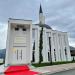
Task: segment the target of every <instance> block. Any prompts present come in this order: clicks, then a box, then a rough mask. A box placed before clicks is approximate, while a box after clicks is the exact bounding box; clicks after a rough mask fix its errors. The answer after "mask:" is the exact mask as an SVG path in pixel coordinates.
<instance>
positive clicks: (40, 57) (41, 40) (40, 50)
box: [39, 27, 43, 64]
mask: <svg viewBox="0 0 75 75" xmlns="http://www.w3.org/2000/svg"><path fill="white" fill-rule="evenodd" d="M42 49H43V27H42V28H41V31H40V40H39V64H40V63H41V62H42V61H43V56H42Z"/></svg>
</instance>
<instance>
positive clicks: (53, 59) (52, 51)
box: [51, 31, 55, 62]
mask: <svg viewBox="0 0 75 75" xmlns="http://www.w3.org/2000/svg"><path fill="white" fill-rule="evenodd" d="M51 54H52V62H55V58H54V46H53V32H52V31H51Z"/></svg>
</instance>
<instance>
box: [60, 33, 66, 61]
mask: <svg viewBox="0 0 75 75" xmlns="http://www.w3.org/2000/svg"><path fill="white" fill-rule="evenodd" d="M61 41H62V56H63V61H66V57H65V48H64V38H63V33H61Z"/></svg>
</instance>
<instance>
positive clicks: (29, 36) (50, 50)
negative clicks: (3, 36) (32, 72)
mask: <svg viewBox="0 0 75 75" xmlns="http://www.w3.org/2000/svg"><path fill="white" fill-rule="evenodd" d="M42 27H43V49H42V56H43V61H42V62H58V61H71V55H70V48H69V42H68V36H67V32H61V31H57V30H53V29H52V28H51V27H50V26H48V25H46V24H45V17H44V16H43V12H42V8H41V6H40V12H39V24H33V25H32V21H31V20H22V19H9V22H8V36H7V48H6V60H5V65H6V66H7V65H16V64H28V63H31V62H34V63H38V62H39V40H40V31H41V28H42Z"/></svg>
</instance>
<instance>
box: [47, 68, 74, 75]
mask: <svg viewBox="0 0 75 75" xmlns="http://www.w3.org/2000/svg"><path fill="white" fill-rule="evenodd" d="M48 75H75V69H73V70H68V71H64V72H58V73H54V74H48Z"/></svg>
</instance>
